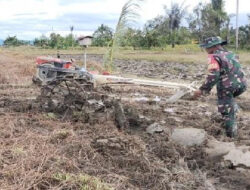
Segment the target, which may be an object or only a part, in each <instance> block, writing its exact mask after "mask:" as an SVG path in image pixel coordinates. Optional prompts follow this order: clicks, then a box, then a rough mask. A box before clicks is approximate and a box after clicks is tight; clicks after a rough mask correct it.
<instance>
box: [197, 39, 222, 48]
mask: <svg viewBox="0 0 250 190" xmlns="http://www.w3.org/2000/svg"><path fill="white" fill-rule="evenodd" d="M219 44H220V45H226V44H227V41H223V40H222V39H221V37H219V36H216V37H209V38H206V39H205V40H204V41H203V43H202V44H200V47H202V48H211V47H213V46H216V45H219Z"/></svg>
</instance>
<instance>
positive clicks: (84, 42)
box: [77, 36, 93, 47]
mask: <svg viewBox="0 0 250 190" xmlns="http://www.w3.org/2000/svg"><path fill="white" fill-rule="evenodd" d="M92 39H93V37H92V36H80V37H78V38H77V41H78V42H79V44H80V46H85V47H88V46H90V45H91V44H92Z"/></svg>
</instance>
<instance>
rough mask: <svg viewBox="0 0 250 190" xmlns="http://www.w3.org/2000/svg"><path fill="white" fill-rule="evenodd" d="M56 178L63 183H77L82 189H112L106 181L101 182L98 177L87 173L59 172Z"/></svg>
mask: <svg viewBox="0 0 250 190" xmlns="http://www.w3.org/2000/svg"><path fill="white" fill-rule="evenodd" d="M54 178H55V179H57V180H59V181H60V182H61V184H65V183H71V184H77V185H78V188H79V189H80V190H112V189H113V188H111V187H109V186H108V185H106V184H105V183H103V182H101V180H100V179H98V178H96V177H91V176H89V175H87V174H79V175H75V174H70V173H57V174H55V175H54Z"/></svg>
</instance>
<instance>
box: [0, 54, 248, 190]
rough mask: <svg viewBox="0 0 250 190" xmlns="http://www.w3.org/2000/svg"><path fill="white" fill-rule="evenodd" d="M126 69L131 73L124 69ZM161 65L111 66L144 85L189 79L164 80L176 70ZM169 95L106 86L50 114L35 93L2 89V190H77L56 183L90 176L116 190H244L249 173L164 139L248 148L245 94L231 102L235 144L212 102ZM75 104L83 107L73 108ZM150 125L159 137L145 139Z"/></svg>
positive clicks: (184, 68)
mask: <svg viewBox="0 0 250 190" xmlns="http://www.w3.org/2000/svg"><path fill="white" fill-rule="evenodd" d="M94 57H96V56H94ZM131 64H132V65H133V64H134V66H133V69H130V68H129V67H128V65H131ZM145 64H146V65H147V64H148V65H150V66H148V65H147V66H145ZM164 64H166V65H168V66H166V67H164V66H163V65H164ZM164 64H163V63H151V62H136V61H119V60H117V67H118V68H120V69H121V71H122V72H123V73H126V74H135V75H138V76H144V77H146V76H147V77H155V78H159V76H162V79H163V78H164V77H165V78H164V79H169V80H170V79H174V80H177V79H178V80H179V81H180V82H183V80H182V79H184V78H183V76H184V75H183V73H186V75H187V76H192V73H193V72H194V71H193V66H190V68H189V66H187V65H185V64H175V66H176V67H180V69H182V70H178V69H176V70H178V71H176V73H171V74H168V73H167V72H169V73H170V72H172V71H169V67H171V68H172V69H173V68H175V67H173V65H171V63H164ZM173 64H174V63H173ZM157 65H159V66H157ZM177 65H179V66H177ZM144 66H145V67H144ZM162 67H164V68H165V69H160V68H162ZM204 67H205V66H204ZM154 68H155V70H154ZM164 70H165V71H164ZM173 70H175V69H173ZM201 70H202V69H201ZM152 73H158V74H159V75H157V76H156V75H152ZM180 73H182V74H180ZM195 73H196V74H197V72H195ZM163 75H164V76H163ZM180 75H182V77H180ZM166 76H168V77H166ZM171 77H172V78H171ZM192 77H193V76H192ZM192 77H191V78H190V80H191V79H193V78H192ZM195 77H196V76H194V78H195ZM200 77H203V74H202V76H200ZM160 78H161V77H160ZM187 78H188V77H187ZM174 93H175V92H174V91H173V90H171V89H162V88H152V87H144V86H112V87H105V88H100V89H98V90H96V91H95V92H93V94H95V95H93V96H89V97H88V98H87V99H86V97H84V98H85V99H84V98H83V97H82V96H79V94H78V95H77V96H74V95H72V96H67V98H65V97H63V99H60V98H62V97H58V96H57V98H58V100H61V101H64V103H65V104H64V107H60V108H63V109H58V107H57V108H56V109H49V110H48V109H45V108H46V106H45V107H44V105H47V104H46V102H44V101H41V97H40V95H41V89H40V87H37V86H35V85H33V84H29V85H28V86H27V87H26V88H23V87H20V86H19V87H18V86H17V87H15V88H13V87H6V88H4V89H2V90H1V91H0V115H1V117H0V123H1V124H0V184H1V188H0V189H53V188H54V189H56V188H57V189H79V187H80V186H79V183H77V182H76V181H70V180H68V181H67V180H65V179H64V178H63V179H61V178H60V179H59V178H58V177H56V176H58V174H64V175H81V174H88V175H89V176H94V177H97V178H99V179H100V180H101V181H102V182H103V183H106V184H108V186H110V187H112V188H113V189H118V190H122V189H124V190H125V189H131V190H132V189H133V190H134V189H143V190H144V189H145V190H147V189H155V190H159V189H163V190H165V189H167V190H191V189H192V190H193V189H197V190H213V189H218V190H236V189H242V190H248V189H250V171H249V170H248V169H246V168H234V167H232V166H231V165H230V164H227V163H225V162H223V161H222V160H211V159H208V157H207V155H206V153H205V150H204V148H205V146H206V142H204V144H202V145H200V146H196V147H182V146H180V145H177V144H175V143H174V142H173V141H172V140H171V139H170V136H171V133H172V131H173V130H174V129H176V128H184V127H195V128H200V129H204V130H205V131H206V132H207V134H208V136H210V137H213V138H216V139H217V140H220V141H226V142H228V141H230V142H231V141H234V142H235V143H236V144H237V145H250V140H249V135H250V128H249V124H250V120H249V111H248V106H247V105H248V104H249V102H250V99H249V98H250V97H249V96H248V93H249V91H247V92H246V93H245V94H244V95H243V96H242V97H240V98H239V99H238V100H237V101H238V102H239V105H240V107H241V112H240V114H239V115H238V125H239V137H238V138H236V139H229V138H227V137H225V134H224V129H223V128H222V127H221V118H220V115H219V114H218V112H217V108H216V96H215V95H213V94H212V95H211V96H208V97H204V98H202V99H200V100H197V101H190V100H179V101H178V102H176V103H172V104H169V103H166V102H165V101H164V100H165V99H166V98H167V97H170V96H171V95H172V94H174ZM83 95H84V94H83ZM103 95H105V96H103ZM90 97H92V98H90ZM77 98H78V99H79V98H80V99H82V100H83V99H84V100H85V101H82V102H80V103H79V101H78V102H77V101H76V99H77ZM86 102H87V104H86ZM79 104H81V106H80V107H79ZM50 108H53V107H50ZM69 108H70V111H68V110H69ZM154 123H157V124H158V125H160V126H161V128H162V129H163V131H162V132H159V133H153V134H148V133H147V127H148V126H150V125H151V124H154Z"/></svg>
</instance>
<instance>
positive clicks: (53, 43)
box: [49, 33, 64, 49]
mask: <svg viewBox="0 0 250 190" xmlns="http://www.w3.org/2000/svg"><path fill="white" fill-rule="evenodd" d="M49 46H50V47H52V48H56V49H63V48H64V39H63V37H62V36H61V35H60V34H56V33H51V34H50V40H49Z"/></svg>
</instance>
